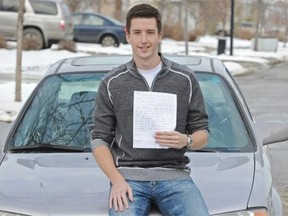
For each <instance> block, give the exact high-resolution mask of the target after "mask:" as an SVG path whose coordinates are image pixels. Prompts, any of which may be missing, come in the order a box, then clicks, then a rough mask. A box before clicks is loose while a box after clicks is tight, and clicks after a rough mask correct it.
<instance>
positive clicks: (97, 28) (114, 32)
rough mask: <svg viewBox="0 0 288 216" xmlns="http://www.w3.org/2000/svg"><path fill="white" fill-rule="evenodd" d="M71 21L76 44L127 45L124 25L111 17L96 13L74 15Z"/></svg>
mask: <svg viewBox="0 0 288 216" xmlns="http://www.w3.org/2000/svg"><path fill="white" fill-rule="evenodd" d="M73 21H74V40H75V41H76V42H86V43H99V44H102V46H115V47H118V46H119V45H120V44H121V43H124V44H125V43H127V41H126V36H125V24H123V23H121V22H119V21H118V20H116V19H113V18H112V17H108V16H103V15H100V14H97V13H75V14H74V15H73Z"/></svg>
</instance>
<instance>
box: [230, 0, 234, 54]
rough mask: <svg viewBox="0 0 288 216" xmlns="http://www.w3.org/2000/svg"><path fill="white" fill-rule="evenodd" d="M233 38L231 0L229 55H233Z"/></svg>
mask: <svg viewBox="0 0 288 216" xmlns="http://www.w3.org/2000/svg"><path fill="white" fill-rule="evenodd" d="M233 38H234V0H231V19H230V55H231V56H232V55H233Z"/></svg>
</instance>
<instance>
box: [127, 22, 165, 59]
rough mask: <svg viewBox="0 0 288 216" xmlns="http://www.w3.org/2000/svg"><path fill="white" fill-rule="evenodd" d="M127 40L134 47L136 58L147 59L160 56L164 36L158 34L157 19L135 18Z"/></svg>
mask: <svg viewBox="0 0 288 216" xmlns="http://www.w3.org/2000/svg"><path fill="white" fill-rule="evenodd" d="M126 38H127V41H128V42H129V43H130V44H131V46H132V50H133V56H134V57H136V58H146V59H147V58H149V57H152V56H155V54H156V55H158V43H159V42H160V40H161V38H162V34H161V33H159V32H158V29H157V23H156V19H155V18H133V19H132V20H131V27H130V32H127V31H126Z"/></svg>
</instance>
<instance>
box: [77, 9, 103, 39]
mask: <svg viewBox="0 0 288 216" xmlns="http://www.w3.org/2000/svg"><path fill="white" fill-rule="evenodd" d="M104 24H105V20H104V19H103V18H101V17H99V16H97V15H94V14H85V15H84V16H83V20H82V23H81V25H79V26H78V27H77V28H78V31H79V32H78V34H79V37H78V40H79V41H82V42H90V43H93V42H94V43H99V41H100V38H101V35H102V32H103V31H104V30H105V25H104Z"/></svg>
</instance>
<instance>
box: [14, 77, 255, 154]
mask: <svg viewBox="0 0 288 216" xmlns="http://www.w3.org/2000/svg"><path fill="white" fill-rule="evenodd" d="M102 76H103V73H79V74H77V73H73V74H63V75H52V76H50V77H48V78H46V79H45V80H44V81H43V82H42V83H41V85H40V86H39V87H38V89H37V93H36V94H35V95H34V97H33V100H32V101H31V102H30V105H29V107H28V108H27V110H25V115H24V116H23V117H22V121H21V124H19V125H18V127H17V129H16V132H15V133H14V137H13V139H12V143H11V144H12V145H11V146H10V150H12V151H13V150H15V151H19V150H21V149H22V150H23V149H25V150H26V151H27V149H28V150H32V149H33V151H34V152H35V151H36V150H37V149H39V151H41V150H42V149H45V150H47V149H49V148H50V146H51V147H53V148H51V149H52V150H51V151H54V150H55V149H61V150H63V148H62V147H61V145H62V146H65V147H67V149H68V148H73V149H74V151H75V149H76V150H77V149H80V150H81V148H83V149H87V148H89V149H90V130H91V127H90V126H91V124H92V112H93V110H94V104H95V96H96V92H97V89H98V86H99V83H100V80H101V77H102ZM197 77H198V80H199V82H200V86H201V89H202V91H203V95H204V99H205V104H206V108H207V111H208V115H209V126H210V137H209V143H208V145H207V146H206V148H205V149H204V150H202V151H203V152H206V151H207V152H209V151H213V152H215V151H220V152H231V151H233V152H234V151H235V152H247V151H252V150H253V146H252V144H251V141H250V138H249V135H248V132H247V129H246V127H245V124H244V121H243V119H242V117H241V115H240V113H239V109H238V108H237V105H236V103H235V101H234V99H233V98H234V97H233V95H232V94H231V92H230V90H229V88H228V86H227V85H226V83H225V82H224V81H223V80H222V78H221V77H220V76H217V75H216V74H209V73H198V74H197ZM41 144H43V145H45V148H30V147H31V146H34V145H35V146H40V145H41ZM59 146H60V147H59ZM23 147H24V148H23ZM55 147H56V148H55Z"/></svg>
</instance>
